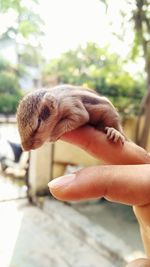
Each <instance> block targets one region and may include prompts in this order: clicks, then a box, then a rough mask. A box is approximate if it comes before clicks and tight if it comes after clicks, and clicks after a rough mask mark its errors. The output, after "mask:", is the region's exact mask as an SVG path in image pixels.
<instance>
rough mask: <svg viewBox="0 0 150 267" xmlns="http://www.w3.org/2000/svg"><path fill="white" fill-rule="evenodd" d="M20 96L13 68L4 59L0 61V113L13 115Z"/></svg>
mask: <svg viewBox="0 0 150 267" xmlns="http://www.w3.org/2000/svg"><path fill="white" fill-rule="evenodd" d="M21 96H22V93H21V90H20V88H19V83H18V78H17V76H16V73H15V71H14V69H13V66H11V65H10V64H9V63H8V62H6V61H5V60H4V59H0V113H4V114H10V113H15V112H16V107H17V105H18V102H19V100H20V98H21Z"/></svg>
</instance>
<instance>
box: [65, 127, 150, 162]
mask: <svg viewBox="0 0 150 267" xmlns="http://www.w3.org/2000/svg"><path fill="white" fill-rule="evenodd" d="M61 139H62V140H64V141H66V142H69V143H72V144H74V145H77V146H79V147H80V148H82V149H84V150H86V151H87V152H88V153H90V154H92V155H93V156H94V157H96V158H99V159H102V160H104V161H105V162H107V163H111V164H146V163H150V154H149V153H147V152H146V151H145V150H144V149H143V148H141V147H139V146H137V145H136V144H134V143H133V142H130V141H125V143H124V145H122V144H121V143H119V142H118V143H113V142H112V141H109V140H108V139H107V137H106V134H105V133H103V132H101V131H98V130H96V129H95V128H93V127H91V126H83V127H81V128H78V129H76V130H74V131H71V132H68V133H66V134H65V135H63V137H62V138H61Z"/></svg>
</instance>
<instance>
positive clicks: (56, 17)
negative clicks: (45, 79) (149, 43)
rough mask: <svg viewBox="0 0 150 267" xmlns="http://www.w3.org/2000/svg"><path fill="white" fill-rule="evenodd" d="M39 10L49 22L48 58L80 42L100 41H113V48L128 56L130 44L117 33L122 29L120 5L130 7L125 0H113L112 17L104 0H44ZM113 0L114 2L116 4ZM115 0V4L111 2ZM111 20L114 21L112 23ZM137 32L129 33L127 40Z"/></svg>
mask: <svg viewBox="0 0 150 267" xmlns="http://www.w3.org/2000/svg"><path fill="white" fill-rule="evenodd" d="M39 2H40V5H39V7H38V12H39V13H40V15H41V17H42V18H43V20H44V22H45V27H44V31H45V37H44V40H43V47H44V54H45V55H46V57H48V58H54V57H57V56H59V55H60V54H61V53H62V52H64V51H67V50H68V49H74V48H76V47H77V46H78V45H79V44H80V45H82V46H85V45H86V43H87V42H96V43H98V44H99V45H100V46H104V45H106V44H109V45H110V47H111V49H112V50H113V51H115V52H118V53H120V54H124V55H126V54H127V53H128V51H127V44H123V43H121V42H119V40H117V39H116V38H115V37H114V36H113V34H112V31H114V32H120V31H121V27H120V26H121V18H120V15H119V9H120V8H123V9H125V8H127V7H126V5H125V1H124V0H115V5H114V1H110V8H109V10H108V16H109V18H110V20H109V19H108V16H107V15H106V10H105V6H104V5H103V4H102V3H101V2H100V0H41V1H39ZM112 2H113V3H112ZM111 3H112V4H111ZM110 21H111V22H112V24H111V25H110ZM132 39H133V35H132V33H131V32H129V33H128V38H127V41H128V43H129V42H132Z"/></svg>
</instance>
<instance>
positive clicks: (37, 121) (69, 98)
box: [17, 85, 125, 150]
mask: <svg viewBox="0 0 150 267" xmlns="http://www.w3.org/2000/svg"><path fill="white" fill-rule="evenodd" d="M17 124H18V130H19V133H20V137H21V143H22V148H23V149H24V150H30V149H36V148H38V147H40V146H41V145H42V144H43V143H44V142H45V141H50V142H55V141H57V140H58V139H59V138H60V137H61V136H62V135H63V134H64V133H66V132H68V131H72V130H74V129H76V128H78V127H80V126H82V125H84V124H90V125H92V126H94V127H96V128H98V129H99V130H102V131H104V132H105V133H106V135H107V138H108V139H110V140H112V141H113V142H118V141H119V140H120V141H121V143H122V144H123V143H124V140H125V137H124V134H123V130H122V127H121V123H120V118H119V114H118V112H117V111H116V109H115V108H114V106H113V105H112V103H111V102H110V101H109V100H108V99H107V98H106V97H103V96H100V95H98V94H97V93H96V92H95V91H93V90H92V89H86V88H83V87H79V86H72V85H59V86H56V87H53V88H52V89H39V90H36V91H34V92H32V93H29V94H27V95H26V96H25V97H24V98H23V99H22V101H21V102H20V104H19V106H18V109H17Z"/></svg>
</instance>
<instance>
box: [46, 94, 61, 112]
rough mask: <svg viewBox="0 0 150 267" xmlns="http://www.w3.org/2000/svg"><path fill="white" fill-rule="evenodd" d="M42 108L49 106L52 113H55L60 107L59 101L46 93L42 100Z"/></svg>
mask: <svg viewBox="0 0 150 267" xmlns="http://www.w3.org/2000/svg"><path fill="white" fill-rule="evenodd" d="M42 106H47V107H48V108H49V110H50V112H53V111H54V110H55V109H56V108H57V106H58V101H57V99H56V98H55V97H54V96H52V95H51V94H50V93H46V94H45V96H44V97H43V100H42Z"/></svg>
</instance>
